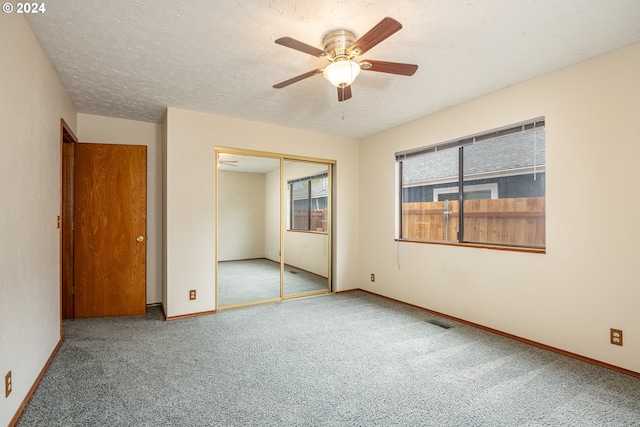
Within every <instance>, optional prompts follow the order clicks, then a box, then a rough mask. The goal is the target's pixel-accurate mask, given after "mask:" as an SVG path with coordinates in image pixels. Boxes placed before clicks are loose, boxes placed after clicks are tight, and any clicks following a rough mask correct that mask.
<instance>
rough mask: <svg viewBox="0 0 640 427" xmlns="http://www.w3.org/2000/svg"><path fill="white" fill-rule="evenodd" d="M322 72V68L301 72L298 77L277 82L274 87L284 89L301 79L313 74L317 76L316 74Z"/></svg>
mask: <svg viewBox="0 0 640 427" xmlns="http://www.w3.org/2000/svg"><path fill="white" fill-rule="evenodd" d="M321 72H322V70H321V69H317V70H313V71H309V72H308V73H304V74H300V75H299V76H296V77H294V78H292V79H289V80H285V81H283V82H280V83H278V84H275V85H273V87H274V88H276V89H282V88H283V87H285V86H289V85H290V84H292V83H295V82H299V81H300V80H304V79H306V78H308V77H311V76H315V75H316V74H320V73H321Z"/></svg>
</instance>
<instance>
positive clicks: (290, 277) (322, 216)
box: [284, 160, 331, 296]
mask: <svg viewBox="0 0 640 427" xmlns="http://www.w3.org/2000/svg"><path fill="white" fill-rule="evenodd" d="M329 172H330V171H329V167H328V165H326V164H322V163H311V162H303V161H293V160H287V161H285V162H284V185H285V216H286V218H287V219H286V231H285V234H284V294H285V296H292V295H300V294H308V293H319V292H328V291H329V290H330V277H329V257H330V254H329V245H330V238H329V237H330V236H329V234H328V232H327V231H328V230H329V224H330V218H329V215H330V198H331V191H330V188H331V185H330V173H329Z"/></svg>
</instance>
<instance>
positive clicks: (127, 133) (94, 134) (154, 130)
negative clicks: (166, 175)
mask: <svg viewBox="0 0 640 427" xmlns="http://www.w3.org/2000/svg"><path fill="white" fill-rule="evenodd" d="M77 136H78V140H79V141H80V142H95V143H101V144H126V145H146V146H147V304H153V303H158V302H161V301H162V125H160V124H157V123H146V122H138V121H134V120H124V119H114V118H110V117H102V116H94V115H90V114H82V113H80V114H78V133H77Z"/></svg>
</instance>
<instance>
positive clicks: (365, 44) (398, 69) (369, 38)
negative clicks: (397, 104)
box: [273, 17, 418, 101]
mask: <svg viewBox="0 0 640 427" xmlns="http://www.w3.org/2000/svg"><path fill="white" fill-rule="evenodd" d="M401 28H402V24H400V23H399V22H398V21H396V20H395V19H393V18H389V17H386V18H384V19H383V20H382V21H380V22H378V24H376V25H375V26H374V27H373V28H372V29H371V30H369V32H367V33H366V34H365V35H364V36H362V37H360V38H359V39H358V40H356V37H355V35H354V34H353V33H352V32H351V31H348V30H344V29H340V30H335V31H332V32H330V33H329V34H327V35H326V36H325V37H324V41H323V44H324V50H320V49H318V48H316V47H313V46H310V45H308V44H306V43H303V42H300V41H298V40H295V39H292V38H291V37H282V38H279V39H278V40H276V43H277V44H279V45H282V46H286V47H289V48H291V49H295V50H299V51H300V52H304V53H308V54H309V55H313V56H317V57H320V58H323V59H326V60H327V61H329V62H330V64H329V65H327V66H326V67H325V68H318V69H315V70H313V71H309V72H307V73H304V74H301V75H299V76H296V77H294V78H291V79H289V80H285V81H283V82H280V83H278V84H276V85H273V87H274V88H276V89H281V88H283V87H285V86H289V85H290V84H292V83H295V82H299V81H300V80H304V79H306V78H308V77H311V76H315V75H316V74H320V73H322V74H323V75H324V78H325V79H327V80H329V82H331V84H333V85H334V86H336V87H337V88H338V101H345V100H347V99H349V98H351V83H353V81H354V80H355V78H356V77H358V74H360V70H365V71H378V72H381V73H390V74H399V75H401V76H412V75H413V74H414V73H415V72H416V70H417V69H418V66H417V65H415V64H402V63H399V62H385V61H373V60H368V59H364V60H361V61H360V62H357V61H355V58H356V57H357V56H359V55H362V54H363V53H365V52H366V51H368V50H369V49H371V48H372V47H374V46H375V45H377V44H378V43H380V42H381V41H383V40H384V39H386V38H387V37H389V36H391V35H392V34H394V33H395V32H397V31H399V30H400V29H401Z"/></svg>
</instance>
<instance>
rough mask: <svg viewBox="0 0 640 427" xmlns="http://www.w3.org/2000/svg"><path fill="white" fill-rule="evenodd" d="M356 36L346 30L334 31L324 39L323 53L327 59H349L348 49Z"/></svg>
mask: <svg viewBox="0 0 640 427" xmlns="http://www.w3.org/2000/svg"><path fill="white" fill-rule="evenodd" d="M355 41H356V36H355V34H353V33H352V32H351V31H348V30H335V31H332V32H330V33H329V34H327V35H326V36H325V37H324V51H325V52H326V53H327V54H328V56H329V59H331V60H335V59H337V58H349V57H350V52H349V48H350V47H351V46H352V45H353V43H355Z"/></svg>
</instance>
